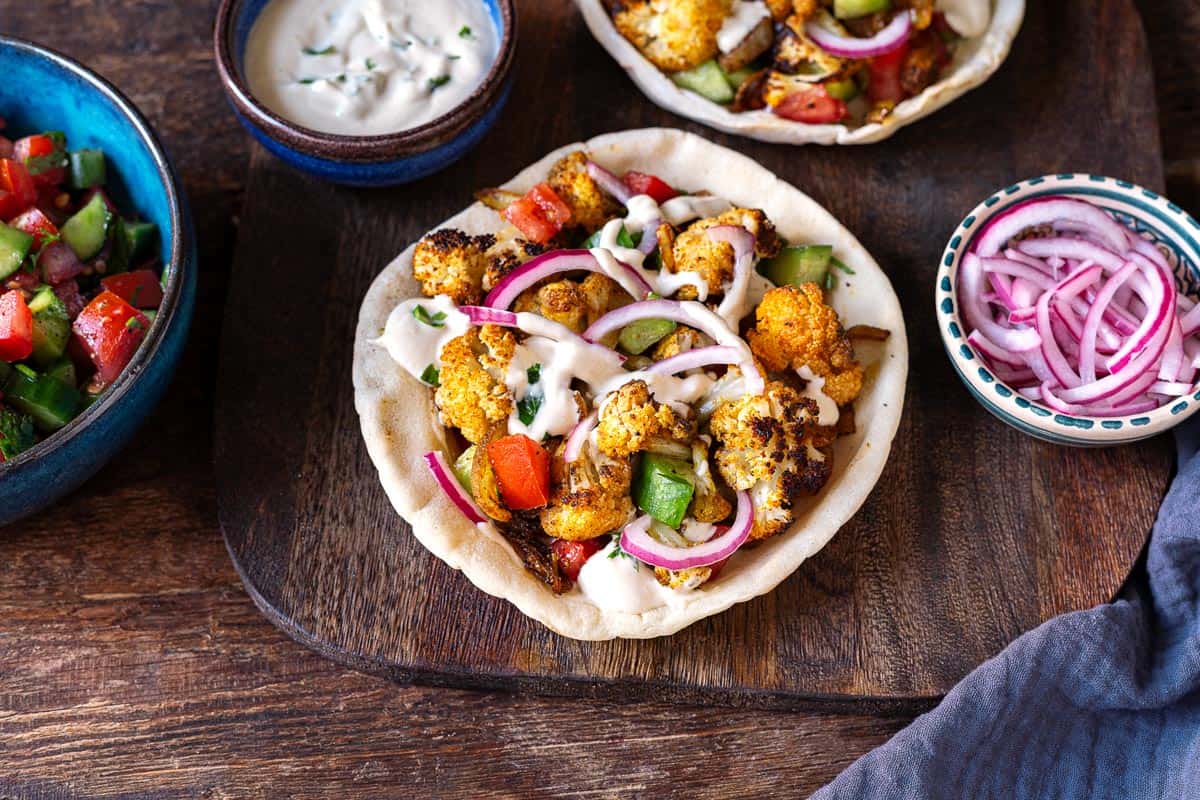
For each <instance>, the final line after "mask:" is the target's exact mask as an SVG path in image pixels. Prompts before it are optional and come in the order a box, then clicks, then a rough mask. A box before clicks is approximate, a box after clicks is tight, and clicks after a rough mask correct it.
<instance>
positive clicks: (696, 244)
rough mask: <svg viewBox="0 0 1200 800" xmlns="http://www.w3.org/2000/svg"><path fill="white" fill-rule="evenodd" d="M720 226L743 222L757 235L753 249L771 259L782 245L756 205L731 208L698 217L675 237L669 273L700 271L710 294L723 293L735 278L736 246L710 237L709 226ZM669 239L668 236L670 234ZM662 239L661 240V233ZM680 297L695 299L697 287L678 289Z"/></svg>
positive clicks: (665, 264)
mask: <svg viewBox="0 0 1200 800" xmlns="http://www.w3.org/2000/svg"><path fill="white" fill-rule="evenodd" d="M718 225H740V226H741V227H743V228H745V229H746V230H748V231H749V232H750V233H751V234H752V235H753V236H754V252H755V254H756V255H757V256H758V257H759V258H771V257H772V256H775V255H777V254H778V253H779V248H780V246H781V244H780V241H779V235H778V234H777V233H776V232H775V225H774V223H772V222H771V220H770V219H768V218H767V215H766V214H764V213H763V212H762V211H760V210H758V209H756V208H731V209H729V210H728V211H726V212H725V213H723V214H719V215H717V216H715V217H708V218H706V219H702V220H697V221H696V222H693V223H692V224H691V225H689V226H688V228H687V229H686V230H684V231H682V232H680V233H679V234H678V235H677V236H675V237H674V241H673V242H672V245H671V255H670V257H664V258H663V269H665V270H667V271H669V272H697V273H699V274H700V277H701V278H703V279H704V281H705V282H706V283H707V284H708V291H709V294H710V296H711V295H717V294H721V293H722V292H723V291H724V286H725V285H726V284H728V283H729V282H731V281H732V280H733V265H734V255H733V245H731V244H729V243H728V242H718V241H714V240H713V239H710V238H709V236H708V229H709V228H713V227H716V226H718ZM668 238H669V237H668ZM659 241H660V242H661V241H662V237H661V234H660V239H659ZM677 297H679V298H680V299H681V300H694V299H695V298H696V297H697V292H696V289H695V287H692V286H684V287H682V288H681V289H680V290H679V291H678V292H677Z"/></svg>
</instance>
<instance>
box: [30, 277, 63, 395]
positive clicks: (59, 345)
mask: <svg viewBox="0 0 1200 800" xmlns="http://www.w3.org/2000/svg"><path fill="white" fill-rule="evenodd" d="M29 311H30V312H31V313H32V314H33V356H32V358H33V363H35V364H37V365H38V366H39V367H48V366H50V365H51V364H53V363H54V362H55V361H57V360H58V359H60V358H62V354H63V353H64V352H66V349H67V339H68V338H70V336H71V320H70V319H69V317H68V315H67V305H66V303H64V302H63V301H62V300H60V299H59V297H58V295H56V294H55V293H54V290H53V289H52V288H50V287H49V286H43V287H41V288H40V289H38V290H37V293H36V294H35V295H34V296H33V299H32V300H30V301H29ZM72 385H74V383H73V382H72Z"/></svg>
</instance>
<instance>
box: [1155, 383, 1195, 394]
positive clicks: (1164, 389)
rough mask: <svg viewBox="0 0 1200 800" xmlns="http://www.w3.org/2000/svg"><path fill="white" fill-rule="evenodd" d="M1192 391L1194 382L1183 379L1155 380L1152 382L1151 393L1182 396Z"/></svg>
mask: <svg viewBox="0 0 1200 800" xmlns="http://www.w3.org/2000/svg"><path fill="white" fill-rule="evenodd" d="M1191 391H1192V384H1190V383H1183V382H1182V381H1155V382H1154V383H1152V384H1150V393H1151V394H1161V395H1166V396H1167V397H1182V396H1183V395H1185V394H1188V393H1189V392H1191Z"/></svg>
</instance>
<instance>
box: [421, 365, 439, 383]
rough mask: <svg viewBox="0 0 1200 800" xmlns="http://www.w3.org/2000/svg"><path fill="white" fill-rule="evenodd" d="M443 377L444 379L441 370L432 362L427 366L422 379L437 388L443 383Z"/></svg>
mask: <svg viewBox="0 0 1200 800" xmlns="http://www.w3.org/2000/svg"><path fill="white" fill-rule="evenodd" d="M441 379H442V374H441V372H439V371H438V368H437V367H435V366H434V365H433V364H430V365H429V366H427V367H426V368H425V371H424V372H422V373H421V380H422V381H424V382H425V383H428V384H429V385H430V386H432V387H434V388H435V389H436V388H437V387H439V386H441V385H442V380H441Z"/></svg>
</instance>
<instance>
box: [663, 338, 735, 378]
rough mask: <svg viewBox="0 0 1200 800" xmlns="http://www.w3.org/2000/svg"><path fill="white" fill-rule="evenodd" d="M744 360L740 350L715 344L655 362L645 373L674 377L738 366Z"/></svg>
mask: <svg viewBox="0 0 1200 800" xmlns="http://www.w3.org/2000/svg"><path fill="white" fill-rule="evenodd" d="M745 358H746V355H745V353H744V352H743V351H742V350H741V349H740V348H737V347H729V346H727V345H719V344H717V345H712V346H711V347H697V348H696V349H695V350H688V351H687V352H686V353H680V354H679V355H677V356H671V357H670V358H664V359H663V360H662V361H656V362H654V363H653V364H651V365H650V366H648V367H646V369H645V372H653V373H655V374H660V375H674V374H675V373H676V372H684V371H686V370H689V369H700V368H701V367H710V366H716V365H726V366H728V365H730V364H740V363H742V361H744V360H745Z"/></svg>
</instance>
